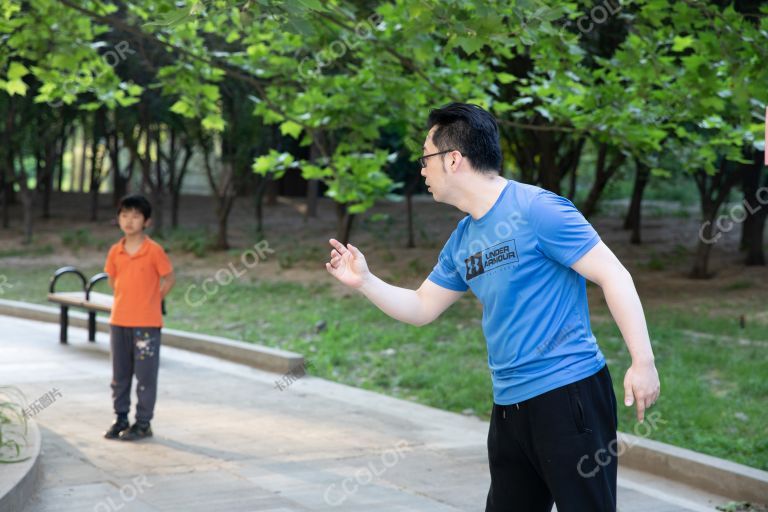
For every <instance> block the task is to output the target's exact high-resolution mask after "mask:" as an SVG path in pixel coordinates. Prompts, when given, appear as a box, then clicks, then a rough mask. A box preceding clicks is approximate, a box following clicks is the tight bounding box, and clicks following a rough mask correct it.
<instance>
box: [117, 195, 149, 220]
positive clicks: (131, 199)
mask: <svg viewBox="0 0 768 512" xmlns="http://www.w3.org/2000/svg"><path fill="white" fill-rule="evenodd" d="M123 210H136V211H138V212H141V214H142V215H143V216H144V220H149V218H150V217H152V205H151V204H149V201H147V198H146V197H144V196H143V195H141V194H129V195H127V196H125V197H123V198H122V199H121V200H120V204H119V205H118V206H117V214H118V215H120V212H122V211H123Z"/></svg>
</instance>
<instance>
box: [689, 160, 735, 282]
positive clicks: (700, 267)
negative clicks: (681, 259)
mask: <svg viewBox="0 0 768 512" xmlns="http://www.w3.org/2000/svg"><path fill="white" fill-rule="evenodd" d="M738 177H739V175H738V174H737V173H735V172H729V171H728V162H727V161H726V160H725V159H723V160H722V161H721V162H720V167H719V169H718V171H717V173H715V175H714V176H708V175H707V174H706V173H705V172H704V171H698V172H697V173H695V174H694V179H695V180H696V185H697V187H698V189H699V196H700V198H701V213H702V222H703V223H702V227H701V229H700V230H699V242H698V246H697V247H696V254H695V256H694V260H693V268H692V269H691V273H690V277H691V278H693V279H708V278H710V277H712V274H711V273H710V272H709V256H710V254H711V252H712V246H713V245H714V244H715V243H717V241H718V240H719V239H720V237H721V236H722V234H721V233H717V232H716V227H715V222H716V220H717V213H718V212H719V211H720V207H721V206H722V204H723V202H725V200H726V199H727V198H728V195H729V194H730V191H731V188H733V186H734V185H735V184H736V182H737V180H738Z"/></svg>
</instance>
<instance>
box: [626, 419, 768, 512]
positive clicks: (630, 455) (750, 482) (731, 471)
mask: <svg viewBox="0 0 768 512" xmlns="http://www.w3.org/2000/svg"><path fill="white" fill-rule="evenodd" d="M617 453H618V454H619V464H621V465H622V466H625V467H628V468H632V469H636V470H639V471H644V472H646V473H651V474H653V475H656V476H660V477H663V478H667V479H669V480H672V481H675V482H681V483H684V484H687V485H690V486H692V487H696V488H698V489H702V490H705V491H707V492H710V493H713V494H720V495H722V496H727V497H729V498H732V499H734V500H739V501H749V502H752V503H755V502H757V503H765V502H766V501H768V472H766V471H761V470H759V469H756V468H752V467H749V466H745V465H743V464H737V463H735V462H731V461H728V460H725V459H719V458H717V457H712V456H710V455H705V454H703V453H699V452H695V451H693V450H687V449H685V448H679V447H677V446H673V445H671V444H666V443H660V442H658V441H652V440H650V439H645V438H643V437H638V436H633V435H630V434H625V433H624V432H619V448H618V450H617Z"/></svg>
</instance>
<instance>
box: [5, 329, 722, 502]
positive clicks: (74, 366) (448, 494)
mask: <svg viewBox="0 0 768 512" xmlns="http://www.w3.org/2000/svg"><path fill="white" fill-rule="evenodd" d="M86 337H87V336H86V332H85V331H84V330H81V329H74V328H72V329H70V339H71V340H72V341H71V342H70V345H60V344H59V343H58V341H57V340H58V326H57V325H55V324H46V323H40V322H33V321H28V320H19V319H15V318H10V317H3V316H0V381H1V382H2V383H8V384H14V385H17V386H19V387H20V388H21V389H22V390H23V391H24V393H25V394H26V396H27V398H28V399H29V400H30V401H34V400H36V399H38V398H40V397H43V396H44V395H46V394H47V393H51V394H52V395H53V397H54V398H55V401H53V402H52V403H51V404H50V405H48V406H47V407H46V408H45V409H43V410H42V411H40V412H39V413H37V414H36V416H35V420H36V421H37V422H38V423H39V425H40V427H41V429H42V433H43V453H42V464H41V467H42V476H41V481H40V486H39V491H38V493H37V494H36V496H35V497H34V498H33V499H32V501H31V502H30V503H28V505H27V506H26V508H25V509H24V511H23V512H54V511H55V512H64V511H77V512H84V511H93V512H111V511H121V512H129V511H137V512H144V511H185V512H195V511H205V512H220V511H222V512H230V511H231V512H236V511H243V512H245V511H262V512H289V511H290V512H294V511H317V510H325V511H331V510H333V511H356V512H358V511H364V512H374V511H387V512H395V511H419V512H438V511H441V512H443V511H444V512H447V511H482V510H483V509H484V503H485V496H486V493H487V489H488V484H489V476H488V468H487V454H486V447H485V441H486V435H487V424H486V423H485V422H484V421H480V420H478V419H476V418H468V417H464V416H461V415H458V414H453V413H448V412H444V411H440V410H437V409H433V408H429V407H425V406H421V405H416V404H413V403H410V402H406V401H402V400H396V399H393V398H389V397H385V396H383V395H379V394H376V393H371V392H368V391H363V390H359V389H355V388H351V387H347V386H342V385H339V384H335V383H332V382H329V381H326V380H323V379H318V378H314V377H310V376H307V377H303V378H301V379H299V380H297V381H295V382H293V383H292V384H290V386H288V387H287V388H286V389H284V390H280V389H279V387H278V386H276V385H275V382H276V381H277V380H279V379H281V378H282V376H281V375H277V374H272V373H267V372H261V371H258V370H254V369H252V368H249V367H246V366H242V365H238V364H235V363H229V362H224V361H220V360H217V359H213V358H210V357H207V356H202V355H198V354H193V353H190V352H186V351H183V350H179V349H173V348H170V347H163V349H162V351H161V352H162V359H161V360H162V365H161V370H160V383H159V389H160V395H159V397H158V406H157V410H156V418H155V420H154V421H153V424H152V426H153V430H154V431H155V437H154V438H153V439H151V440H148V441H145V442H141V443H124V442H119V441H107V440H105V439H103V438H102V437H101V433H102V432H103V431H104V430H105V429H106V427H107V426H108V425H109V424H110V423H111V421H112V414H111V401H110V389H109V381H110V373H111V372H110V363H109V354H108V346H109V344H108V338H107V336H106V335H103V334H99V335H98V339H97V343H95V344H94V343H88V342H87V341H85V340H86ZM283 385H284V383H283ZM49 396H51V395H49ZM133 396H134V397H135V395H133ZM726 501H727V500H726V499H724V498H722V497H718V496H711V495H706V494H704V493H701V492H698V491H694V490H692V489H690V488H686V487H684V486H680V485H675V484H672V483H670V482H665V481H661V480H659V479H657V478H654V477H653V476H652V475H648V474H643V473H637V472H633V471H629V470H623V469H620V471H619V509H620V510H621V511H622V512H635V511H637V512H640V511H643V512H645V511H653V512H683V511H713V510H714V507H715V505H717V504H722V503H724V502H726Z"/></svg>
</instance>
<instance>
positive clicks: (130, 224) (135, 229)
mask: <svg viewBox="0 0 768 512" xmlns="http://www.w3.org/2000/svg"><path fill="white" fill-rule="evenodd" d="M117 223H118V224H119V225H120V230H121V231H122V232H123V233H125V235H126V236H130V235H136V234H138V233H141V232H142V231H144V228H146V227H147V226H149V220H147V219H145V218H144V214H143V213H141V212H140V211H139V210H134V209H125V210H120V213H118V214H117Z"/></svg>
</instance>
